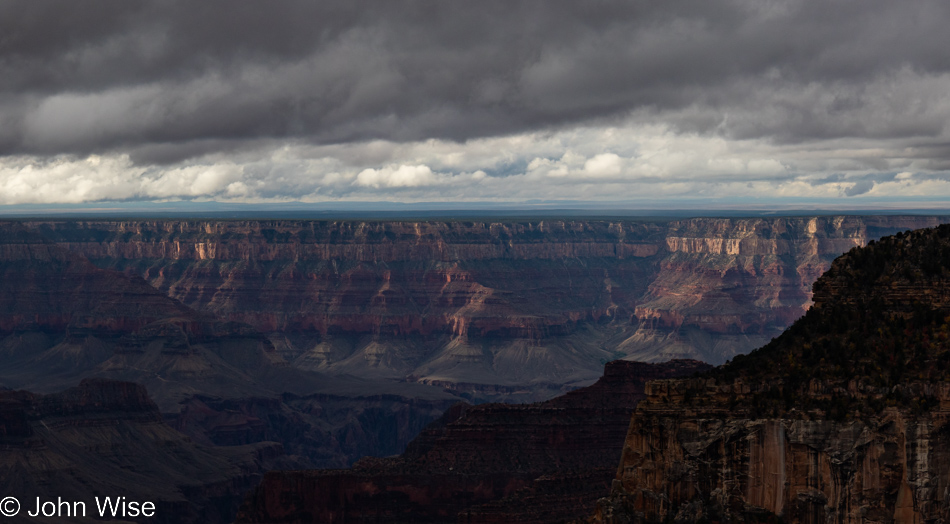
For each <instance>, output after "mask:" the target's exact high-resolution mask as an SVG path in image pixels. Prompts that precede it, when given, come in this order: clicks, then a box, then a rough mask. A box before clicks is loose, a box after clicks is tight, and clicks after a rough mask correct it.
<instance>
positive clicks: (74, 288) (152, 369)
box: [0, 223, 459, 467]
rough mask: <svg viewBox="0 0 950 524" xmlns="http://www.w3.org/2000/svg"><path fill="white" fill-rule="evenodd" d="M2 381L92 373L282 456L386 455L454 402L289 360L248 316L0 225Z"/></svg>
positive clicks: (33, 385)
mask: <svg viewBox="0 0 950 524" xmlns="http://www.w3.org/2000/svg"><path fill="white" fill-rule="evenodd" d="M0 277H2V285H0V383H2V384H3V385H4V386H7V387H15V388H28V389H30V390H31V391H34V392H38V393H50V392H55V391H60V390H63V389H65V388H69V387H72V386H75V385H76V384H78V383H79V382H80V381H81V380H83V379H87V378H108V379H112V380H122V381H132V382H137V383H139V384H141V385H143V386H145V387H146V388H147V389H148V391H149V394H150V396H151V398H152V399H153V400H154V401H155V402H156V403H157V404H158V406H159V408H160V409H161V410H162V412H163V413H165V416H166V418H167V420H168V421H169V422H170V423H171V424H173V425H174V426H176V427H177V428H179V429H181V430H182V431H184V432H185V433H187V434H188V435H189V436H191V437H192V438H194V440H195V441H197V442H201V443H204V444H208V445H211V444H218V445H232V444H249V443H255V442H263V441H278V442H280V443H282V444H283V445H284V446H285V449H286V450H287V451H288V456H287V457H285V458H286V460H285V461H284V463H283V465H284V466H296V467H334V466H335V467H345V466H347V465H349V464H351V463H352V462H353V461H355V460H356V459H358V458H360V457H362V456H363V455H391V454H395V453H399V452H400V451H402V450H403V449H404V447H405V445H406V444H407V443H408V442H409V441H410V440H411V439H412V438H413V437H414V436H415V435H416V434H417V433H418V432H419V431H420V430H421V429H422V428H423V427H425V426H426V425H427V424H428V423H429V422H431V421H433V420H435V419H436V418H438V417H439V415H441V413H442V412H443V411H445V409H446V408H448V407H449V406H450V405H452V404H453V403H455V402H457V401H458V400H459V398H458V397H455V396H453V395H451V394H447V393H445V392H443V391H442V389H441V388H437V387H429V386H425V385H421V384H410V383H405V382H393V381H370V380H365V379H359V378H355V377H333V376H328V375H326V374H324V373H319V372H315V371H309V370H301V369H298V368H295V367H293V366H290V365H289V364H288V363H287V362H286V361H285V360H284V359H283V357H282V356H281V355H280V353H279V351H278V349H277V347H276V346H275V345H274V344H273V343H272V341H271V340H270V339H269V338H267V337H265V336H264V335H263V334H261V333H258V332H256V331H255V330H254V329H252V328H251V327H249V326H247V325H242V324H238V323H235V322H224V321H220V320H218V319H216V318H214V317H213V316H212V315H210V314H208V313H200V312H197V311H195V310H193V309H191V308H189V307H187V306H185V305H183V304H181V303H180V302H178V301H176V300H175V299H172V298H170V297H168V296H166V295H165V294H163V293H161V292H160V291H158V290H156V289H154V288H152V287H151V286H150V285H148V284H147V283H146V282H145V281H143V280H142V279H141V278H139V277H138V276H136V275H126V274H124V273H120V272H117V271H114V270H109V269H102V268H98V267H96V266H94V265H93V264H91V263H90V262H89V261H88V260H86V259H84V258H83V257H82V256H81V255H79V254H77V253H74V252H71V251H68V250H66V249H65V248H63V247H61V246H57V245H55V244H52V243H50V242H49V241H48V240H47V239H44V238H43V237H42V236H41V235H39V234H38V233H37V232H36V231H35V230H31V229H28V228H26V227H24V226H22V225H21V224H17V223H7V224H0Z"/></svg>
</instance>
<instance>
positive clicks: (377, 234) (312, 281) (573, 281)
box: [28, 217, 941, 374]
mask: <svg viewBox="0 0 950 524" xmlns="http://www.w3.org/2000/svg"><path fill="white" fill-rule="evenodd" d="M940 220H941V219H940V218H938V217H803V218H775V219H761V218H758V219H691V220H682V221H671V222H662V223H660V222H658V223H650V222H643V221H594V220H574V221H539V222H520V223H519V222H507V223H499V222H495V223H492V222H437V221H431V222H355V221H353V222H324V221H194V222H192V221H131V222H118V221H117V222H34V223H30V224H28V225H29V226H30V227H33V228H36V229H37V230H38V231H40V232H41V233H42V234H43V236H44V237H45V238H48V239H51V240H52V241H55V242H56V243H58V244H59V245H60V246H63V247H66V248H68V249H70V250H72V251H75V252H78V253H82V254H83V255H85V256H86V257H88V258H89V259H91V260H93V261H94V262H95V263H96V264H97V265H100V266H103V267H111V268H115V269H119V270H122V271H126V272H131V273H135V274H138V275H141V276H142V277H143V278H145V279H146V280H147V281H148V282H149V283H150V284H152V285H153V286H155V287H156V288H158V289H159V290H161V291H162V292H164V293H167V294H168V295H169V296H171V297H174V298H176V299H178V300H180V301H181V302H183V303H184V304H186V305H188V306H190V307H193V308H195V309H197V310H199V311H205V312H211V313H214V314H216V315H218V316H219V317H220V318H225V319H228V320H235V321H240V322H246V323H248V324H251V325H252V326H254V327H255V328H257V329H259V330H261V331H264V332H271V331H303V332H316V333H319V334H320V335H322V336H326V335H327V334H330V335H333V334H351V335H361V334H368V335H374V336H382V337H403V336H407V335H412V334H417V335H423V336H430V335H437V334H443V335H449V336H454V337H461V338H463V339H464V338H466V337H492V338H494V339H506V340H515V339H522V338H528V339H533V340H538V339H543V338H550V337H559V336H564V335H568V334H571V333H575V332H576V331H577V330H578V329H579V327H580V326H583V325H589V324H593V323H596V322H604V321H606V320H609V319H613V320H623V321H627V320H632V321H633V322H634V326H637V325H639V326H640V327H642V328H645V329H649V328H659V329H661V330H671V329H672V330H675V329H678V328H680V327H682V326H692V327H696V328H698V329H700V330H701V331H703V332H704V333H708V334H713V335H718V334H762V335H763V336H766V337H767V336H770V335H771V334H774V333H777V331H778V330H780V329H781V328H783V327H785V326H787V325H788V324H789V323H790V322H791V321H792V320H794V319H795V318H797V317H798V316H800V315H801V314H802V313H803V311H804V310H805V309H806V308H807V307H808V305H809V304H810V286H811V283H812V282H813V281H814V279H815V278H817V276H818V275H819V274H820V273H821V272H822V271H824V270H825V269H826V268H827V267H828V264H829V262H830V260H831V259H832V258H833V257H834V256H837V255H838V254H840V253H841V252H843V251H846V250H847V249H850V248H851V247H854V246H860V245H864V244H865V243H867V241H868V240H871V239H874V238H878V237H879V236H881V235H883V234H889V233H893V232H896V231H898V230H902V229H906V228H916V227H924V226H929V225H934V224H936V223H938V222H939V221H940ZM641 338H643V337H641ZM638 340H640V339H638ZM644 340H645V339H644ZM766 340H767V338H766ZM736 343H742V342H741V341H730V344H736ZM638 344H639V345H638ZM642 345H643V343H642V342H637V343H635V342H634V341H631V342H630V344H629V345H628V346H629V347H627V346H624V349H623V350H624V351H625V352H626V353H631V354H632V353H635V354H637V356H638V357H641V358H642V357H644V356H647V355H645V354H644V355H641V354H639V353H636V350H637V348H638V347H639V346H642ZM306 349H307V348H300V349H299V350H300V351H304V350H306ZM748 349H751V347H748V348H744V350H748ZM717 352H719V353H721V352H722V351H721V350H719V349H716V350H713V354H711V355H709V356H708V357H707V356H706V355H703V357H704V358H711V359H712V360H716V361H721V360H724V359H726V358H729V357H731V356H732V354H721V355H718V356H716V355H717ZM694 354H699V353H694ZM594 360H595V361H596V358H595V359H594ZM330 365H331V366H332V364H330ZM411 366H412V363H406V364H405V367H407V369H405V370H403V371H402V372H403V373H406V374H409V373H411V372H412V367H411ZM351 371H352V370H350V369H347V370H346V372H351Z"/></svg>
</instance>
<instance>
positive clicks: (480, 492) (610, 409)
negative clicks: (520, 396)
mask: <svg viewBox="0 0 950 524" xmlns="http://www.w3.org/2000/svg"><path fill="white" fill-rule="evenodd" d="M708 367H709V366H707V365H705V364H702V363H699V362H695V361H674V362H670V363H668V364H645V363H638V362H626V361H616V362H612V363H610V364H608V365H607V366H606V368H605V373H604V377H603V378H602V379H601V380H600V381H598V382H597V383H596V384H594V385H592V386H590V387H587V388H583V389H580V390H576V391H573V392H571V393H568V394H567V395H564V396H561V397H557V398H555V399H552V400H549V401H547V402H542V403H537V404H531V405H510V404H483V405H480V406H475V407H472V406H468V405H465V404H459V405H457V406H455V407H453V408H452V409H450V410H449V411H448V412H447V413H446V414H445V415H444V416H443V418H442V419H441V420H440V421H439V422H438V423H435V424H433V425H432V426H431V427H429V428H428V429H426V430H425V431H423V432H422V433H421V434H420V435H419V436H418V437H417V438H416V439H415V440H413V442H412V443H411V444H410V445H409V446H408V448H407V449H406V451H405V453H403V455H402V456H401V457H398V458H391V459H370V458H367V459H363V460H361V461H360V462H358V463H356V464H355V465H354V467H353V468H352V469H351V470H346V471H340V470H324V471H298V472H274V473H269V474H268V475H267V476H266V477H265V479H264V481H263V482H262V484H261V485H260V486H259V487H258V488H257V489H256V490H255V491H254V492H253V493H252V494H251V495H249V497H248V499H247V502H246V505H245V507H244V508H243V509H242V511H241V514H240V517H239V521H240V522H349V521H359V519H369V520H371V521H373V522H407V521H411V522H430V521H435V522H444V521H455V520H456V519H458V520H460V521H463V522H550V521H551V520H550V518H554V517H556V518H558V519H566V518H573V517H577V516H580V515H583V514H585V512H586V511H589V510H590V509H591V508H592V505H593V502H594V501H595V500H596V498H597V497H598V496H599V495H598V493H601V494H602V493H603V491H602V490H605V489H606V488H607V486H608V484H609V481H610V477H611V476H612V475H611V474H612V470H613V468H612V467H611V466H612V464H614V463H615V461H616V456H617V454H618V453H619V452H620V444H621V443H622V441H623V438H624V437H623V436H624V434H625V430H626V426H627V421H628V420H629V417H630V412H631V411H632V409H633V407H634V406H635V405H636V402H637V401H638V400H639V399H640V398H641V397H642V392H643V384H644V382H645V381H646V380H648V379H651V378H660V377H670V376H680V375H683V374H690V373H695V372H696V371H700V370H704V369H708ZM578 486H583V489H582V490H580V491H577V490H576V488H577V487H578ZM485 504H487V505H486V506H484V507H483V505H485Z"/></svg>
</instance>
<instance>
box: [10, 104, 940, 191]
mask: <svg viewBox="0 0 950 524" xmlns="http://www.w3.org/2000/svg"><path fill="white" fill-rule="evenodd" d="M948 181H950V173H948V170H947V168H943V169H940V168H939V166H937V167H936V168H935V166H934V164H933V159H932V158H929V157H926V156H925V157H923V158H921V156H920V155H918V154H916V153H915V150H914V149H913V148H907V147H901V148H895V147H891V146H890V144H889V143H888V142H886V141H883V142H876V141H870V142H869V141H868V140H867V139H861V140H854V141H851V140H848V139H836V140H833V141H824V142H822V144H821V147H814V145H809V144H780V143H779V144H777V143H773V142H770V141H767V140H757V139H746V140H736V139H728V138H725V137H722V136H718V135H704V134H699V133H683V132H678V131H675V130H673V129H672V128H670V127H666V126H659V125H655V124H644V123H642V122H640V121H639V120H638V118H637V117H636V115H634V116H633V117H631V119H630V120H628V121H627V122H625V123H623V124H617V125H601V126H586V127H578V128H573V129H567V130H562V131H558V132H548V133H523V134H517V135H511V136H501V137H491V138H483V139H478V140H469V141H467V142H463V143H458V142H452V141H447V140H425V141H417V142H402V143H399V142H389V141H381V140H375V141H368V142H361V143H343V144H332V145H312V144H307V143H303V142H280V141H274V142H273V143H272V144H271V145H270V146H269V147H261V148H257V149H249V150H245V151H234V152H228V153H224V152H212V153H208V154H206V155H204V156H199V157H196V158H193V159H190V160H187V161H181V162H178V163H173V164H170V165H151V164H147V163H146V164H142V165H140V164H137V163H136V162H134V161H133V160H132V159H130V157H129V156H128V155H124V154H112V155H109V154H105V155H92V156H88V157H75V156H67V155H61V156H56V157H49V158H44V157H31V156H17V157H5V158H0V204H26V203H84V202H96V201H106V200H176V199H198V200H218V201H227V202H285V201H303V202H318V201H357V200H366V201H378V200H394V201H402V202H418V201H430V202H431V201H459V202H462V201H498V202H524V201H529V200H537V199H541V200H570V201H590V202H592V203H596V202H599V201H600V202H625V201H626V202H631V203H632V204H633V205H659V204H658V202H660V201H663V202H666V203H667V204H669V203H672V205H675V203H676V202H681V203H690V202H695V201H696V200H697V199H702V200H703V201H705V202H717V201H728V202H733V203H740V204H743V205H748V204H751V205H756V204H757V205H764V206H767V205H769V204H770V203H778V202H807V201H816V202H817V201H821V202H826V203H828V202H831V203H834V202H840V203H842V205H855V203H860V202H905V203H906V202H909V203H916V202H923V201H927V202H937V203H938V205H939V203H940V202H941V201H944V202H945V201H947V200H948V199H950V182H948ZM664 205H666V204H664ZM687 205H692V204H687ZM826 205H827V204H826Z"/></svg>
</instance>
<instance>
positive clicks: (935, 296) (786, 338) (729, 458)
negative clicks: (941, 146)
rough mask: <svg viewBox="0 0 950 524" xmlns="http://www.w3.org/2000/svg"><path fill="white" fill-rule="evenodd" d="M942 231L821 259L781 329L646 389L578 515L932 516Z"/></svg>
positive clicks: (943, 362) (942, 443) (943, 485)
mask: <svg viewBox="0 0 950 524" xmlns="http://www.w3.org/2000/svg"><path fill="white" fill-rule="evenodd" d="M948 268H950V227H947V226H941V227H939V228H935V229H929V230H922V231H915V232H913V233H911V234H899V235H896V236H893V237H889V238H886V239H883V240H881V241H879V242H874V243H872V244H870V245H869V246H867V247H865V248H862V249H857V250H852V251H850V252H848V253H847V254H846V255H844V256H842V257H840V258H839V259H837V260H835V261H834V263H833V264H832V266H831V269H830V270H829V271H828V272H827V273H826V274H825V275H823V276H822V277H821V278H820V279H819V280H818V282H816V284H815V286H814V290H815V295H814V300H815V307H813V308H812V309H810V310H809V312H808V313H807V314H806V315H805V316H804V317H803V318H802V319H800V320H799V321H797V322H796V323H795V324H794V325H793V326H792V327H791V328H789V329H788V330H787V331H786V332H785V333H784V334H783V335H782V336H781V337H779V338H777V339H776V340H774V341H773V342H771V343H770V344H768V345H766V346H765V347H763V348H761V349H759V350H756V351H754V352H752V353H750V354H749V355H744V356H739V357H736V358H735V359H734V360H733V361H732V362H731V363H729V364H727V365H725V366H722V367H720V368H717V369H715V370H712V371H710V372H707V373H705V374H704V375H701V376H698V377H694V378H689V379H674V380H658V381H654V382H650V383H648V384H647V385H646V388H645V392H646V399H645V400H644V401H642V402H641V403H640V404H639V405H638V407H637V410H636V412H635V413H634V415H633V417H632V418H631V422H630V427H629V430H628V433H627V437H626V440H625V443H624V446H623V453H622V457H621V462H620V465H619V468H618V470H617V476H616V479H615V481H614V485H613V487H612V492H611V495H610V496H609V497H608V498H606V499H603V500H601V501H600V502H599V507H598V510H597V511H596V513H595V515H594V517H593V518H592V519H591V521H592V522H599V523H612V524H619V523H629V522H644V521H647V522H650V521H664V522H666V521H672V522H684V523H685V522H698V521H702V522H727V521H728V522H765V521H775V520H778V519H779V518H780V519H782V521H784V522H795V523H798V522H801V523H858V522H898V523H922V522H946V521H947V519H948V518H950V499H948V498H947V493H948V489H950V473H948V472H950V469H948V466H950V335H948V333H950V316H948V315H950V287H948V285H950V278H948V277H947V275H948V274H950V270H948Z"/></svg>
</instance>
